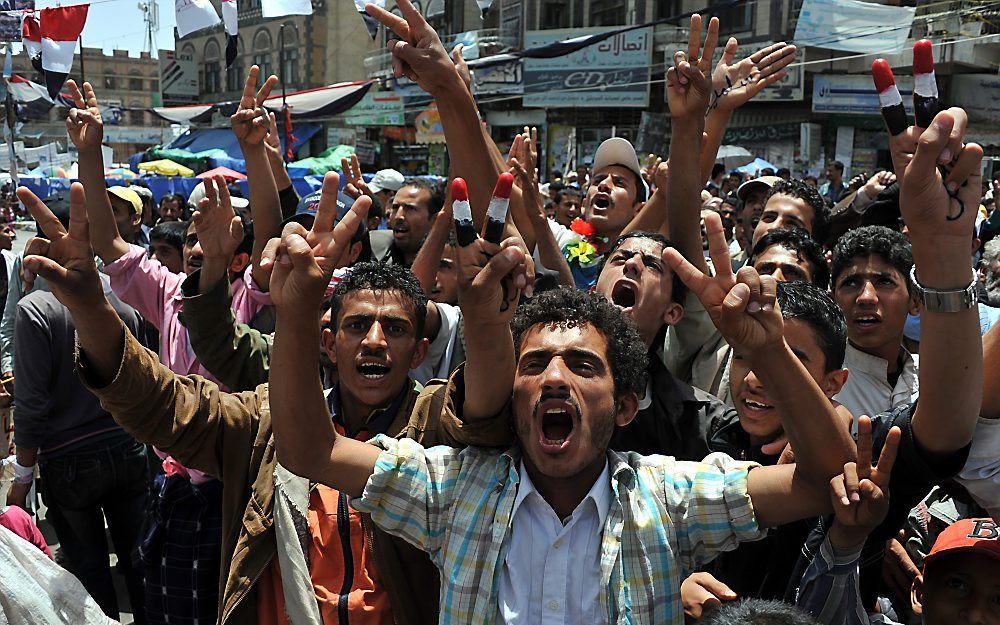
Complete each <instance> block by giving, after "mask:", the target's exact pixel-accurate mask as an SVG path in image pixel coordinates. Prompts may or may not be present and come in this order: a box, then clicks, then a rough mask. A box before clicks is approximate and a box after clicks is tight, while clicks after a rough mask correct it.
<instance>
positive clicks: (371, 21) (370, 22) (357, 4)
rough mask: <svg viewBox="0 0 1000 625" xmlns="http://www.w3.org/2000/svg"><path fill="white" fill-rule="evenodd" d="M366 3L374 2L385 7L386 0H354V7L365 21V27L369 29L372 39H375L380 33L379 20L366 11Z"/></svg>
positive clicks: (380, 6)
mask: <svg viewBox="0 0 1000 625" xmlns="http://www.w3.org/2000/svg"><path fill="white" fill-rule="evenodd" d="M366 4H374V5H375V6H377V7H379V8H380V9H384V8H385V0H354V8H356V9H357V10H358V13H360V14H361V20H362V21H363V22H364V23H365V28H367V29H368V35H369V36H370V37H371V38H372V41H375V36H376V35H378V20H376V19H375V18H374V17H372V16H371V15H368V14H367V13H365V5H366Z"/></svg>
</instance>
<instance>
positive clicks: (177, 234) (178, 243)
mask: <svg viewBox="0 0 1000 625" xmlns="http://www.w3.org/2000/svg"><path fill="white" fill-rule="evenodd" d="M188 225H189V224H188V222H186V221H164V222H162V223H158V224H156V225H155V226H153V229H152V230H150V231H149V241H150V243H152V242H153V241H163V242H164V243H166V244H167V245H171V246H173V247H176V248H177V249H178V250H181V251H183V249H184V236H185V235H186V234H187V229H188Z"/></svg>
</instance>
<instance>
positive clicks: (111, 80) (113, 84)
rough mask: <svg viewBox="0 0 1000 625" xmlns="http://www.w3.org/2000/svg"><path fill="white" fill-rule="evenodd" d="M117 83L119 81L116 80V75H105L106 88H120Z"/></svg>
mask: <svg viewBox="0 0 1000 625" xmlns="http://www.w3.org/2000/svg"><path fill="white" fill-rule="evenodd" d="M117 84H118V81H117V80H115V77H114V76H105V77H104V88H105V89H117V88H118V87H117Z"/></svg>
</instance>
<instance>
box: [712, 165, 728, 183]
mask: <svg viewBox="0 0 1000 625" xmlns="http://www.w3.org/2000/svg"><path fill="white" fill-rule="evenodd" d="M724 173H726V166H725V165H723V164H722V163H716V164H715V165H712V176H711V178H712V180H715V177H716V176H718V175H719V174H724Z"/></svg>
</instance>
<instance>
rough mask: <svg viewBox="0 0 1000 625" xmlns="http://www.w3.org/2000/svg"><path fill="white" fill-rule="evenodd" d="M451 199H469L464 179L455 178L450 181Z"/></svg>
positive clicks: (461, 200)
mask: <svg viewBox="0 0 1000 625" xmlns="http://www.w3.org/2000/svg"><path fill="white" fill-rule="evenodd" d="M451 199H452V201H453V202H468V201H469V187H467V186H466V185H465V180H463V179H461V178H455V179H453V180H452V181H451Z"/></svg>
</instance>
